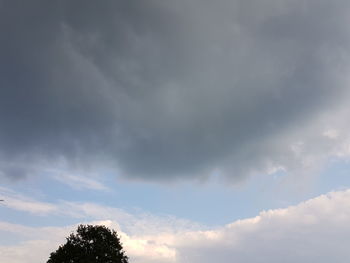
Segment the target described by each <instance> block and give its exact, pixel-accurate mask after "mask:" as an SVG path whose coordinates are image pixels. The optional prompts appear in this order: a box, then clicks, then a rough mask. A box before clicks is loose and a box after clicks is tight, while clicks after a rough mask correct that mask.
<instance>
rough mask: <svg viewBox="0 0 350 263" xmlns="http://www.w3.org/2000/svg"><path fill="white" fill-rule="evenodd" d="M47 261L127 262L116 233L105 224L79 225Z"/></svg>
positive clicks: (68, 262)
mask: <svg viewBox="0 0 350 263" xmlns="http://www.w3.org/2000/svg"><path fill="white" fill-rule="evenodd" d="M66 239H67V242H66V244H64V245H61V246H60V247H59V248H58V249H57V250H56V251H55V252H52V253H51V255H50V258H49V260H48V261H47V263H128V257H127V256H126V255H125V252H124V251H123V247H122V244H121V242H120V239H119V237H118V235H117V233H116V232H115V231H114V230H110V229H108V228H107V227H105V226H93V225H79V226H78V229H77V234H74V233H72V234H71V235H70V236H69V237H67V238H66Z"/></svg>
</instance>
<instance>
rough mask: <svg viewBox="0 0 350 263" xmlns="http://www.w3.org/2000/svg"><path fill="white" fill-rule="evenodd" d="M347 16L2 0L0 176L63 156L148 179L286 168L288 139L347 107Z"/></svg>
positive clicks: (327, 5) (320, 5)
mask: <svg viewBox="0 0 350 263" xmlns="http://www.w3.org/2000/svg"><path fill="white" fill-rule="evenodd" d="M349 7H350V6H349V4H348V3H347V2H346V1H341V0H339V1H332V2H329V1H302V0H297V1H290V0H284V1H268V0H266V1H238V0H236V1H219V2H216V3H213V2H211V1H182V0H180V1H103V2H99V3H97V2H94V1H50V2H47V1H30V2H28V1H27V2H22V1H9V0H8V1H6V0H5V1H2V2H1V5H0V31H1V36H0V40H1V42H0V43H1V44H0V59H1V62H0V87H1V88H0V125H1V129H0V146H1V150H0V156H1V161H0V167H1V170H2V174H7V175H8V176H10V177H16V178H17V177H20V176H21V175H20V174H23V175H25V174H31V173H39V172H40V167H45V166H48V165H51V164H57V163H60V162H62V160H63V163H65V164H67V165H68V166H69V167H76V168H85V169H96V170H98V168H97V167H101V166H105V167H109V168H111V169H116V170H118V171H119V172H121V173H122V174H123V175H124V176H130V177H138V178H144V179H153V180H167V179H171V178H176V177H180V176H183V177H185V176H187V177H191V176H194V177H196V176H207V175H209V174H210V173H211V172H213V171H214V170H220V171H222V172H223V173H224V174H225V175H227V176H229V177H231V178H240V177H244V176H246V175H248V174H251V173H254V172H259V171H260V172H266V171H267V170H269V169H272V168H273V167H278V166H283V167H288V165H291V166H293V165H295V164H294V162H295V160H293V159H292V158H291V156H290V153H289V151H290V149H289V148H290V145H289V143H293V141H292V139H291V138H290V137H291V135H290V132H297V133H298V132H300V131H301V133H302V130H303V129H302V128H303V127H300V126H304V125H305V123H308V122H310V120H312V118H313V117H314V116H315V114H317V113H318V112H320V111H323V110H324V109H328V107H330V106H332V104H333V103H334V102H335V101H336V102H337V103H340V98H343V99H346V96H345V95H343V94H344V92H345V91H346V84H347V83H346V82H345V77H346V74H347V71H346V70H347V68H348V52H349V48H348V47H349V37H348V33H347V24H348V18H347V17H348V15H347V14H348V11H350V10H349ZM293 134H294V133H293ZM271 138H273V140H272V139H271ZM14 167H17V168H16V169H15V168H14ZM25 167H28V168H27V170H26V168H25ZM9 171H10V172H9ZM11 171H15V172H11ZM18 171H23V172H22V173H21V172H18Z"/></svg>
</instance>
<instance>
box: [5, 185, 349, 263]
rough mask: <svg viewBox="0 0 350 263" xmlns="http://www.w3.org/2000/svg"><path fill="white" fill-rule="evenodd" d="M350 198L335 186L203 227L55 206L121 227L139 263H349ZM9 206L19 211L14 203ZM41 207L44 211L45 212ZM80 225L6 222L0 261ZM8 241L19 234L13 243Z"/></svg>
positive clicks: (60, 238)
mask: <svg viewBox="0 0 350 263" xmlns="http://www.w3.org/2000/svg"><path fill="white" fill-rule="evenodd" d="M33 203H34V202H33ZM349 204H350V190H345V191H338V192H331V193H329V194H327V195H321V196H319V197H316V198H314V199H311V200H308V201H306V202H303V203H300V204H298V205H296V206H291V207H288V208H285V209H277V210H269V211H263V212H261V213H260V214H259V215H258V216H256V217H254V218H248V219H242V220H238V221H235V222H233V223H231V224H228V225H226V226H222V227H218V228H215V229H204V228H202V230H198V226H193V225H192V224H190V223H189V222H187V223H186V222H183V221H182V220H179V219H176V218H160V217H156V216H145V215H143V216H137V215H131V214H127V213H125V212H122V211H120V210H118V209H115V208H111V207H104V206H99V205H97V204H88V203H87V204H79V205H76V206H74V205H73V204H71V206H68V205H66V206H64V207H61V208H59V207H57V210H60V209H61V210H62V211H63V210H64V211H65V212H66V213H68V214H69V212H72V211H77V210H79V209H81V212H79V214H80V216H81V219H82V220H83V221H84V222H90V223H93V224H104V225H106V226H108V227H111V228H114V229H117V230H118V233H119V234H120V235H121V239H122V242H123V245H124V248H125V250H126V252H127V255H128V256H130V258H131V260H132V262H136V263H150V262H157V263H170V262H173V263H180V262H181V263H182V262H191V263H199V262H201V263H206V262H213V260H217V261H220V262H232V260H234V261H235V262H238V263H241V262H249V263H275V262H276V263H277V262H287V263H289V262H291V263H292V262H301V263H304V262H320V263H326V262H337V263H343V262H344V263H345V262H347V261H348V258H349V256H350V254H349V249H348V247H349V245H350V241H349V238H348V237H349V234H350V228H349V224H348V222H349V220H350V205H349ZM51 205H52V206H54V204H51ZM11 208H13V209H18V207H16V206H12V207H11ZM34 212H35V211H34ZM36 212H37V214H38V215H41V211H36ZM48 212H49V213H53V215H56V213H57V211H48ZM73 214H74V213H71V215H73ZM121 214H124V217H123V216H121ZM125 215H127V216H126V217H125ZM91 216H92V218H91ZM88 218H89V220H88ZM93 218H95V219H93ZM102 218H104V219H102ZM145 226H146V227H145ZM75 228H76V225H74V226H65V227H27V226H23V225H16V224H11V223H7V222H3V221H2V222H0V233H1V234H2V235H6V236H8V239H7V241H5V240H4V241H2V242H5V243H2V244H0V260H1V261H3V262H8V263H19V262H23V261H25V262H28V263H34V262H44V261H45V260H46V259H47V257H48V255H49V253H50V252H52V251H53V250H55V249H56V248H57V247H58V245H59V244H60V243H62V242H64V237H66V236H67V235H68V234H69V233H70V232H71V231H72V230H73V229H75ZM9 240H13V241H12V243H11V244H9V243H8V242H11V241H9ZM6 242H7V243H6Z"/></svg>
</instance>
